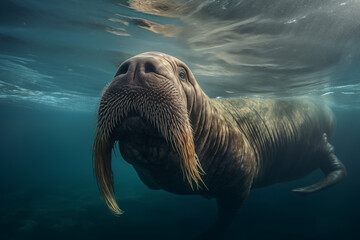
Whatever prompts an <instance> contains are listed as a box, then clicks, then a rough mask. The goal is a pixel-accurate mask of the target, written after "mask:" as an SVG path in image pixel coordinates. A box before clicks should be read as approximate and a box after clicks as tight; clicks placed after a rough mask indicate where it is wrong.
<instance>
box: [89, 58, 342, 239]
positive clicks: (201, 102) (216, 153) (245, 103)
mask: <svg viewBox="0 0 360 240" xmlns="http://www.w3.org/2000/svg"><path fill="white" fill-rule="evenodd" d="M334 128H335V120H334V116H333V114H332V112H331V110H330V109H328V108H327V107H326V106H323V105H320V104H318V103H316V102H312V101H309V100H304V99H303V100H291V99H283V100H272V99H241V98H229V99H210V98H208V97H207V96H206V94H205V93H204V92H203V91H202V90H201V88H200V87H199V85H198V84H197V82H196V80H195V77H194V76H193V74H192V72H191V71H190V69H189V68H188V67H187V66H186V65H185V64H184V63H183V62H181V61H180V60H178V59H176V58H174V57H171V56H169V55H166V54H163V53H157V52H148V53H143V54H140V55H137V56H135V57H133V58H130V59H128V60H127V61H125V62H124V63H123V64H122V65H121V66H120V68H119V70H118V71H117V73H116V75H115V77H114V79H113V81H112V82H111V83H110V84H109V85H108V86H107V87H106V88H105V90H104V92H103V96H102V99H101V102H100V106H99V117H98V127H97V133H96V138H95V142H94V163H95V174H96V177H97V180H98V184H99V188H100V191H101V194H102V196H103V198H104V200H105V202H106V204H107V205H108V206H109V208H110V209H111V210H112V211H113V212H114V213H117V214H120V213H121V210H120V209H119V208H118V207H117V204H116V201H115V198H114V190H113V178H112V171H111V149H112V147H113V145H114V143H115V142H118V143H119V148H120V152H121V155H122V156H123V158H124V159H125V160H126V161H127V162H128V163H130V164H132V165H133V166H134V168H135V170H136V171H137V173H138V175H139V177H140V179H141V180H142V181H143V182H144V183H145V184H146V185H147V186H148V187H149V188H151V189H164V190H166V191H169V192H173V193H177V194H200V195H203V196H204V197H207V198H216V199H217V202H218V206H219V214H218V218H217V221H216V222H215V224H214V225H213V226H212V227H211V228H210V230H209V231H207V232H205V233H204V234H203V235H201V236H200V237H199V238H200V239H214V238H215V239H216V238H220V237H221V236H222V235H223V233H224V232H225V230H226V228H227V226H228V225H229V224H230V223H231V221H232V220H233V218H234V217H235V215H236V213H237V212H238V210H239V209H240V207H241V205H242V204H243V202H244V200H245V199H246V198H247V196H248V194H249V191H250V189H251V188H256V187H263V186H267V185H270V184H274V183H278V182H283V181H291V180H294V179H297V178H300V177H303V176H305V175H307V174H309V173H311V172H312V171H314V170H316V169H318V168H320V169H321V170H322V171H323V172H324V174H325V178H324V179H323V180H322V181H320V182H319V183H316V184H314V185H311V186H309V187H304V188H298V189H294V190H293V192H294V193H297V194H299V195H308V194H311V193H315V192H319V191H321V190H323V189H326V188H328V187H330V186H332V185H334V184H336V183H337V182H339V181H340V180H341V179H343V178H344V177H345V176H346V170H345V167H344V166H343V164H342V163H341V162H340V161H339V159H338V158H337V157H336V156H335V154H334V149H333V147H332V146H331V145H330V144H329V143H328V138H331V136H332V135H333V131H334Z"/></svg>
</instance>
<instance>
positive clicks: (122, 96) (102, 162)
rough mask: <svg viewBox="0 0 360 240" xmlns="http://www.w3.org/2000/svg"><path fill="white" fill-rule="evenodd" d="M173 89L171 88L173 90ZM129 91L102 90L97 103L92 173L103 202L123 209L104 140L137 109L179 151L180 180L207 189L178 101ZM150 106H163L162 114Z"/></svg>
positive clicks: (189, 126) (116, 210) (193, 186)
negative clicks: (160, 100) (110, 91)
mask: <svg viewBox="0 0 360 240" xmlns="http://www.w3.org/2000/svg"><path fill="white" fill-rule="evenodd" d="M174 89H175V88H172V89H171V90H172V91H174ZM132 93H133V92H132V91H131V90H128V89H124V90H122V91H121V92H119V93H116V94H114V93H108V92H106V91H105V93H104V95H103V98H102V99H101V102H100V104H99V113H98V129H97V134H96V138H95V143H94V149H93V156H94V162H95V175H96V178H97V181H98V185H99V188H100V192H101V195H102V197H103V198H104V201H105V203H106V204H107V206H108V207H109V209H110V210H111V211H112V212H114V213H115V214H121V213H122V211H121V210H120V209H119V207H118V206H117V204H116V201H115V194H114V186H113V178H112V171H111V150H110V152H109V150H108V149H107V148H106V147H105V146H106V141H105V140H103V139H104V138H105V139H106V138H109V139H110V136H111V135H112V131H113V130H114V129H115V128H116V126H117V125H118V124H119V123H120V122H121V121H122V119H124V118H127V117H128V114H129V113H130V112H137V113H138V114H139V115H140V117H143V118H146V119H148V120H149V121H150V123H151V124H152V125H153V126H154V127H155V128H156V129H158V131H159V132H160V133H161V135H162V136H163V137H164V139H165V141H166V142H167V143H168V142H169V143H170V145H171V148H172V149H173V150H174V151H175V152H177V153H178V155H179V157H180V168H181V171H182V174H183V179H184V181H187V182H188V183H189V185H190V188H191V189H192V190H194V189H201V185H202V186H204V187H205V188H206V189H207V186H206V185H205V183H204V181H203V180H202V178H201V175H204V174H205V171H204V170H203V168H202V167H201V164H200V162H199V160H198V158H197V155H196V153H195V146H194V140H193V132H192V129H191V125H190V123H189V121H188V120H187V118H188V117H187V113H186V110H184V109H181V108H179V107H178V103H175V105H174V103H173V102H172V100H169V101H166V99H167V98H166V97H164V99H165V103H164V102H159V101H158V100H157V99H153V98H151V97H149V96H152V94H150V93H148V92H146V91H144V92H143V94H142V95H138V94H132ZM168 98H169V97H168ZM173 98H174V97H172V98H171V99H173ZM175 99H176V98H175ZM153 108H159V109H162V112H163V114H161V115H160V116H159V115H158V113H157V111H155V110H154V109H153ZM179 112H180V113H179ZM184 113H185V115H184ZM184 116H185V117H184ZM110 149H111V148H110Z"/></svg>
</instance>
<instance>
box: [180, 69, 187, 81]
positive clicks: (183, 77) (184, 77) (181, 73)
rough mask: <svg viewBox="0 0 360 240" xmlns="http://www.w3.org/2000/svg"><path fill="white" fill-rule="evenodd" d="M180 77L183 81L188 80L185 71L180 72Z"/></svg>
mask: <svg viewBox="0 0 360 240" xmlns="http://www.w3.org/2000/svg"><path fill="white" fill-rule="evenodd" d="M179 77H180V78H181V79H182V80H185V79H186V73H185V71H184V70H180V72H179Z"/></svg>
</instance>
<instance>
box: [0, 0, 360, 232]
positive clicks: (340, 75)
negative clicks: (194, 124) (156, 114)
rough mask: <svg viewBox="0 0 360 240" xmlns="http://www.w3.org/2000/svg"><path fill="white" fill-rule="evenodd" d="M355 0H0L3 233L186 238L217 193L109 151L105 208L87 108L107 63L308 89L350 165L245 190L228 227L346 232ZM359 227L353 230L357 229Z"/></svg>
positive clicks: (353, 138) (357, 40) (355, 108)
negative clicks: (304, 192) (329, 116)
mask: <svg viewBox="0 0 360 240" xmlns="http://www.w3.org/2000/svg"><path fill="white" fill-rule="evenodd" d="M359 12H360V1H357V0H353V1H344V0H342V1H336V0H329V1H324V0H318V1H314V0H312V1H310V0H298V1H284V0H281V1H280V0H279V1H265V0H251V1H250V0H247V1H225V0H223V1H215V0H211V1H210V0H207V1H199V0H189V1H185V0H177V1H176V0H173V1H170V0H154V1H148V0H143V1H140V0H129V1H117V0H107V1H105V0H104V1H101V0H91V1H90V0H89V1H80V0H68V1H53V0H46V1H45V0H38V1H36V0H27V1H22V0H13V1H9V0H4V1H1V3H0V112H1V117H0V180H1V183H0V191H1V197H0V203H1V204H0V206H1V207H0V213H1V214H0V229H1V231H0V237H1V238H2V239H49V238H51V239H64V238H70V239H72V238H77V239H105V238H106V239H144V238H147V239H170V238H171V239H191V238H192V237H193V236H196V235H198V234H199V233H200V232H201V231H202V230H204V229H206V227H207V226H210V224H211V223H212V221H213V218H215V216H216V203H215V201H214V200H206V199H203V198H201V197H194V196H178V195H172V194H169V193H167V192H164V191H151V190H149V189H147V188H146V187H145V186H144V185H143V184H142V183H141V181H140V180H139V178H138V177H137V175H136V173H135V171H134V170H133V169H132V168H131V166H129V165H128V164H126V163H125V162H124V161H123V160H122V159H121V155H120V153H119V152H117V155H116V156H115V158H116V160H115V162H114V171H115V178H116V179H115V184H116V191H117V194H118V201H119V204H120V206H121V207H122V209H124V210H125V211H126V213H125V214H124V215H123V216H121V217H114V216H113V215H111V214H110V213H109V212H108V211H107V209H106V208H105V206H104V205H103V203H102V202H101V199H100V196H99V194H98V190H97V186H96V182H95V180H94V177H93V174H92V163H91V152H90V148H91V144H92V141H93V134H94V127H95V120H96V107H97V104H98V101H99V97H100V93H101V91H102V89H103V87H104V86H105V85H106V84H107V83H108V82H109V81H111V79H112V77H113V75H114V74H115V72H116V69H117V67H118V65H119V64H120V63H121V62H122V61H124V60H125V59H127V58H129V57H131V56H133V55H135V54H138V53H141V52H145V51H160V52H165V53H167V54H170V55H173V56H175V57H177V58H179V59H181V60H182V61H184V62H185V63H186V64H187V65H188V66H189V67H190V69H191V70H192V71H193V73H194V75H195V77H196V78H197V81H198V82H199V84H200V86H201V87H202V89H203V90H204V91H205V92H206V93H207V94H208V95H209V96H210V97H213V98H215V97H240V96H256V97H277V98H280V97H289V96H313V97H318V98H320V99H321V100H323V101H324V102H325V103H327V104H329V105H330V106H331V107H332V108H333V110H334V111H335V114H336V116H337V122H338V123H337V126H338V127H337V132H336V135H335V139H334V140H333V145H334V146H335V148H336V152H337V155H338V156H339V158H341V159H342V161H343V162H344V163H345V165H346V166H347V168H348V173H349V176H348V177H347V179H346V180H345V181H344V182H343V183H341V184H339V185H338V186H336V187H334V188H332V189H329V190H328V191H325V192H322V193H320V194H317V195H316V196H315V195H314V196H311V197H308V198H305V199H303V198H299V197H297V196H293V195H292V194H291V193H290V192H289V190H290V189H292V188H294V187H298V186H302V185H305V184H307V183H312V182H314V181H315V180H316V179H319V178H321V177H322V175H321V173H320V172H315V173H314V174H312V175H310V176H308V177H307V178H304V179H301V180H299V181H294V182H290V183H283V184H278V185H274V186H271V187H268V188H265V189H258V190H255V191H253V192H252V193H251V194H250V197H249V199H248V200H247V201H246V204H245V205H244V207H243V209H242V211H241V214H240V215H239V217H238V218H237V220H236V222H235V223H234V224H233V225H232V228H231V229H230V230H229V232H228V235H227V239H236V238H239V239H240V238H242V239H250V238H251V239H263V238H265V237H266V238H276V239H356V237H359V234H358V231H357V225H356V223H357V222H356V221H357V219H356V216H358V215H359V213H360V209H359V207H358V202H359V200H360V195H359V191H358V190H357V189H359V184H360V179H359V178H358V177H357V176H358V172H359V171H360V165H359V161H358V160H359V154H360V152H359V151H360V150H359V149H360V140H359V139H360V127H359V122H360V68H359V66H360V50H359V49H360V14H359ZM356 235H357V236H356Z"/></svg>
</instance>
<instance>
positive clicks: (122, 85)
mask: <svg viewBox="0 0 360 240" xmlns="http://www.w3.org/2000/svg"><path fill="white" fill-rule="evenodd" d="M194 86H196V81H195V78H194V76H193V75H192V73H191V71H190V70H189V68H188V67H187V66H186V65H185V64H184V63H183V62H181V61H180V60H178V59H176V58H174V57H172V56H169V55H166V54H163V53H157V52H147V53H143V54H140V55H137V56H134V57H132V58H130V59H128V60H126V61H125V62H123V63H122V64H121V65H120V67H119V69H118V71H117V73H116V74H115V77H114V79H113V80H112V82H111V83H110V84H108V85H107V86H106V87H105V89H104V91H103V94H102V97H101V101H100V104H99V109H98V123H97V129H96V134H95V141H94V145H93V160H94V171H95V175H96V179H97V182H98V185H99V189H100V192H101V195H102V197H103V199H104V201H105V203H106V204H107V206H108V207H109V208H110V210H112V211H113V212H114V213H115V214H121V213H122V211H121V210H120V209H119V207H118V206H117V203H116V200H115V196H114V195H115V194H114V184H113V176H112V170H111V151H112V148H113V146H114V144H115V142H116V141H118V142H119V148H120V152H121V154H122V155H123V157H124V159H125V160H126V161H128V162H130V163H131V164H134V165H140V166H141V165H146V166H151V167H152V168H156V167H157V166H161V165H172V166H178V167H179V169H181V171H182V175H183V179H184V181H186V182H188V184H189V186H190V187H191V189H194V187H195V188H196V189H199V188H201V184H202V185H203V186H205V184H204V182H203V181H202V178H201V175H202V174H203V173H204V171H203V170H202V167H201V165H200V162H199V160H198V158H197V155H196V153H195V145H194V136H193V130H192V127H191V124H190V117H189V114H190V111H191V109H192V108H193V104H192V102H193V101H194V96H195V95H196V94H189V92H191V91H192V92H194V91H196V89H195V88H194ZM205 187H206V186H205Z"/></svg>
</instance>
